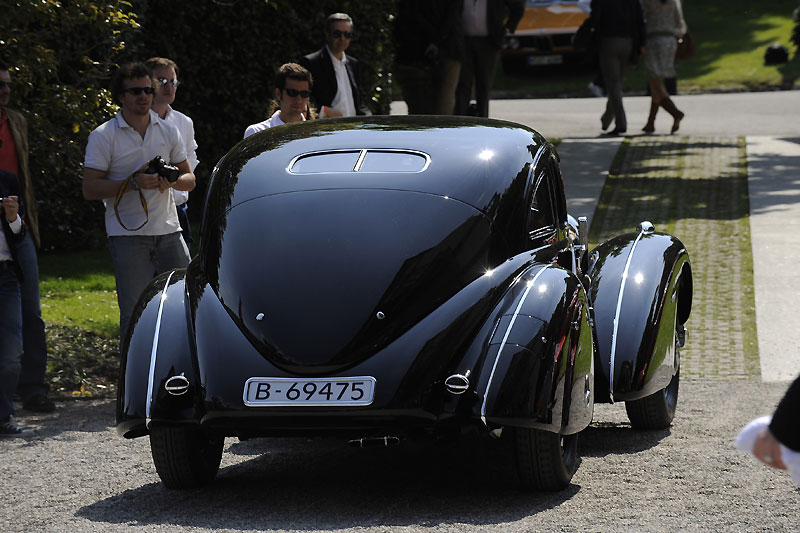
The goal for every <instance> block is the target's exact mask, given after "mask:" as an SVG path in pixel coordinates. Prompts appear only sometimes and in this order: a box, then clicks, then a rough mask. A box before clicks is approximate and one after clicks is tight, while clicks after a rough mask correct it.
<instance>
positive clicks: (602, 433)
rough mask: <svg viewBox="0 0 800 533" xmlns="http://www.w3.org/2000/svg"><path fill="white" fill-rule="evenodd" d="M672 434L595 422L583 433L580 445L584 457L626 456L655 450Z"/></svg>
mask: <svg viewBox="0 0 800 533" xmlns="http://www.w3.org/2000/svg"><path fill="white" fill-rule="evenodd" d="M670 434H671V430H670V429H662V430H652V431H641V430H636V429H632V428H631V426H630V424H626V423H614V422H600V423H598V422H593V423H592V425H591V426H589V427H588V428H586V429H585V430H584V431H583V433H581V436H580V438H579V439H578V445H579V446H580V453H581V456H582V457H605V456H607V455H625V454H633V453H639V452H642V451H645V450H649V449H650V448H654V447H655V446H658V444H659V443H660V442H661V441H662V440H664V439H666V438H667V437H669V436H670Z"/></svg>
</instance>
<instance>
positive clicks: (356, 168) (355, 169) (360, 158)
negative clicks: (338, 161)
mask: <svg viewBox="0 0 800 533" xmlns="http://www.w3.org/2000/svg"><path fill="white" fill-rule="evenodd" d="M365 157H367V151H366V150H361V153H360V154H358V160H357V161H356V164H355V166H354V167H353V172H358V171H359V170H361V165H363V164H364V158H365Z"/></svg>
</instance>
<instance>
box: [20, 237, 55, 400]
mask: <svg viewBox="0 0 800 533" xmlns="http://www.w3.org/2000/svg"><path fill="white" fill-rule="evenodd" d="M16 248H17V262H18V263H19V266H20V268H21V269H22V276H23V278H24V279H23V281H22V287H21V289H22V349H23V354H22V369H21V371H20V375H19V383H17V393H18V394H19V395H20V397H21V398H22V401H23V402H25V401H27V400H29V399H31V397H33V396H35V395H37V394H43V395H47V392H48V391H49V390H50V386H49V385H48V384H47V383H45V380H44V374H45V371H46V370H47V340H46V338H45V333H44V320H42V307H41V302H40V300H39V260H38V258H37V257H36V245H35V244H34V242H33V236H32V235H31V233H30V232H28V233H27V234H26V235H25V238H24V239H23V240H22V242H20V243H18V244H17V245H16Z"/></svg>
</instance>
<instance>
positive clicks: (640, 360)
mask: <svg viewBox="0 0 800 533" xmlns="http://www.w3.org/2000/svg"><path fill="white" fill-rule="evenodd" d="M648 227H649V228H652V226H648V225H647V224H644V227H643V229H640V231H639V232H638V233H628V234H624V235H620V236H618V237H615V238H613V239H611V240H609V241H607V242H604V243H602V244H601V245H599V246H598V247H597V248H596V249H595V250H594V251H593V252H592V257H591V260H590V267H589V276H590V278H591V280H592V282H591V287H590V290H589V294H590V300H591V302H592V307H593V310H594V321H595V329H596V332H597V355H598V360H597V363H596V368H597V387H596V389H597V395H598V401H617V400H635V399H639V398H643V397H645V396H648V395H650V394H653V393H654V392H656V391H658V390H661V389H663V388H664V387H666V386H667V385H668V384H669V382H670V380H671V379H672V376H673V375H674V374H675V373H676V372H677V369H678V364H679V362H678V359H677V356H676V353H675V330H676V326H680V325H682V324H684V323H685V322H686V320H687V319H688V318H689V313H690V310H691V303H692V270H691V264H690V261H689V254H688V252H687V251H686V248H685V247H684V246H683V243H681V241H679V240H678V239H677V238H675V237H673V236H671V235H667V234H665V233H656V232H653V231H652V229H648Z"/></svg>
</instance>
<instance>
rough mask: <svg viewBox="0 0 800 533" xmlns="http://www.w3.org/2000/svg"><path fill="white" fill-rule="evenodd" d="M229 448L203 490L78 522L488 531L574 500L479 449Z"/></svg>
mask: <svg viewBox="0 0 800 533" xmlns="http://www.w3.org/2000/svg"><path fill="white" fill-rule="evenodd" d="M231 440H232V439H231ZM231 440H229V441H228V442H231ZM233 442H234V443H233V444H231V445H229V446H228V449H226V452H225V455H224V456H223V464H226V463H229V462H230V461H231V459H233V460H234V461H240V462H238V463H237V464H233V465H230V466H225V467H223V468H222V469H221V470H220V472H219V474H218V476H217V478H216V479H215V480H214V481H213V482H212V483H211V484H209V485H208V486H206V487H204V488H202V489H197V490H190V491H172V490H168V489H166V488H164V486H163V485H161V484H160V483H150V484H147V485H144V486H142V487H140V488H138V489H134V490H127V491H125V492H122V493H121V494H119V495H116V496H113V497H110V498H107V499H104V500H101V501H98V502H96V503H94V504H92V505H88V506H86V507H83V508H82V509H80V510H79V511H78V513H77V515H78V516H80V517H83V518H85V519H88V520H91V521H94V522H107V523H132V524H135V525H155V524H159V525H168V524H172V525H180V526H184V527H221V528H225V529H226V530H229V529H230V530H237V529H241V530H253V529H255V530H263V529H269V530H272V529H291V530H309V531H313V530H319V529H325V530H330V529H345V528H351V527H357V526H363V527H368V526H379V525H380V526H386V527H390V528H391V527H401V526H408V525H420V526H423V527H432V526H437V525H440V524H474V525H487V524H500V523H505V522H509V521H516V520H520V519H522V518H524V517H529V516H532V515H536V514H537V513H539V512H542V511H545V510H548V509H551V508H553V507H556V506H558V505H560V504H562V503H563V502H565V501H566V500H569V499H571V498H572V497H574V496H575V495H576V494H578V493H579V491H580V487H579V486H577V485H571V486H570V487H568V488H567V489H566V490H564V491H562V492H559V493H555V494H550V493H525V492H521V491H518V490H515V488H514V485H515V478H514V475H513V473H510V472H509V470H508V469H507V468H506V465H498V460H497V457H496V454H497V453H498V452H499V448H498V447H496V446H495V445H494V444H486V443H485V441H479V442H477V441H475V440H470V439H467V442H462V441H459V442H458V443H453V444H444V445H439V446H436V445H429V444H426V445H422V444H415V443H409V444H408V445H405V444H404V445H403V446H400V447H395V448H381V449H353V448H349V447H345V446H344V445H343V444H342V442H341V441H329V440H313V441H309V440H304V439H255V440H252V441H245V442H241V443H239V442H236V441H235V440H233ZM487 457H488V459H487ZM503 462H505V461H503Z"/></svg>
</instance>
